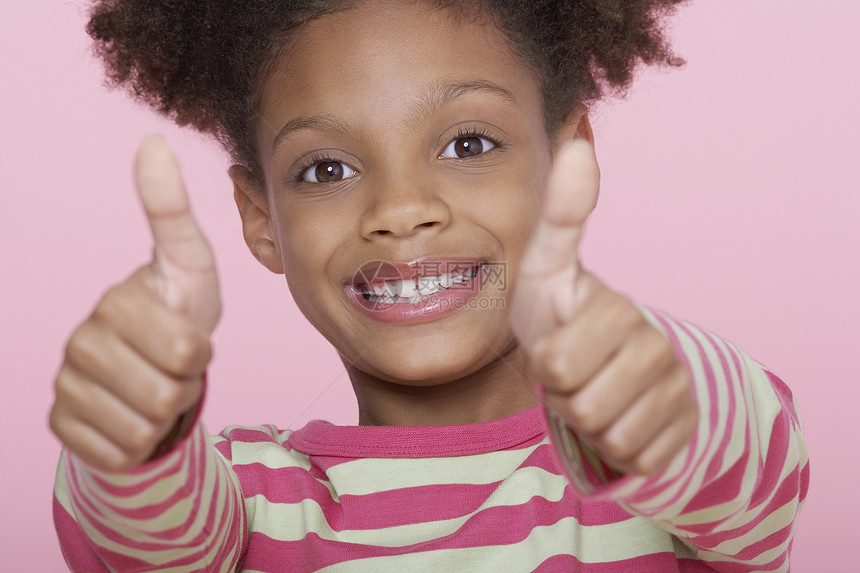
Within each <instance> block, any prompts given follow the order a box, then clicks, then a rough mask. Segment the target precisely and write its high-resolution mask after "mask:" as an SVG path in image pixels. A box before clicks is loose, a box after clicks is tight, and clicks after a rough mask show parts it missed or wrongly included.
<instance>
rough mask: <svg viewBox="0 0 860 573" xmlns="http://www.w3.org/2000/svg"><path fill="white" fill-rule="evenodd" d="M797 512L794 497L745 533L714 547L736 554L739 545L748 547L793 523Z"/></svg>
mask: <svg viewBox="0 0 860 573" xmlns="http://www.w3.org/2000/svg"><path fill="white" fill-rule="evenodd" d="M796 513H797V499H794V498H792V499H791V500H789V501H788V502H787V503H786V504H784V505H783V506H782V507H780V508H779V509H777V510H775V511H773V512H771V514H770V515H768V516H767V517H765V518H764V519H762V520H761V521H760V522H759V523H758V524H756V526H755V527H753V528H752V529H751V530H749V531H748V532H746V533H745V534H743V535H741V536H739V537H735V538H733V539H729V540H726V541H724V542H723V543H721V544H719V545H717V546H716V547H714V548H713V551H715V552H717V553H724V554H727V555H732V554H734V553H735V552H736V551H737V550H738V548H739V547H747V546H748V545H752V544H754V543H756V542H758V541H761V540H762V539H764V538H765V537H767V536H768V535H771V534H772V533H775V532H777V531H779V530H780V529H782V528H784V527H785V526H787V525H789V524H790V523H792V521H793V520H794V517H795V515H796ZM755 563H766V561H755Z"/></svg>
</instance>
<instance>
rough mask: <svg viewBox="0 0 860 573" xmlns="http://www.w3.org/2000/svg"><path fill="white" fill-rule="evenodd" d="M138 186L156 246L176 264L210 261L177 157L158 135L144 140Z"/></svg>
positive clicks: (188, 265) (185, 265) (137, 170)
mask: <svg viewBox="0 0 860 573" xmlns="http://www.w3.org/2000/svg"><path fill="white" fill-rule="evenodd" d="M135 175H136V178H137V190H138V194H139V195H140V200H141V203H142V204H143V208H144V211H145V212H146V216H147V219H148V220H149V224H150V227H151V228H152V235H153V238H154V239H155V249H156V251H157V252H158V253H159V254H160V255H163V256H164V257H165V258H166V259H167V260H168V261H169V262H170V263H172V264H175V265H176V266H177V267H179V268H185V269H199V268H201V267H204V266H206V265H208V264H209V263H210V262H211V259H212V257H211V251H210V249H209V244H208V243H207V242H206V239H205V238H204V237H203V234H202V233H201V232H200V229H199V228H198V227H197V223H195V221H194V218H193V217H192V216H191V210H190V207H189V204H188V193H187V192H186V190H185V184H184V183H183V181H182V175H181V174H180V172H179V165H178V164H177V162H176V158H175V157H174V155H173V153H172V152H171V151H170V148H169V147H168V146H167V142H166V141H165V140H164V138H162V137H160V136H150V137H147V138H146V139H144V140H143V142H142V143H141V144H140V148H139V149H138V152H137V160H136V163H135Z"/></svg>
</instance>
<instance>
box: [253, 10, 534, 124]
mask: <svg viewBox="0 0 860 573" xmlns="http://www.w3.org/2000/svg"><path fill="white" fill-rule="evenodd" d="M479 7H480V3H478V2H456V3H453V6H449V7H446V8H444V9H440V8H437V7H434V6H432V5H431V4H429V3H425V2H420V1H416V2H411V1H407V2H404V1H391V0H372V1H364V2H358V3H355V4H354V5H353V6H352V7H350V8H348V9H345V10H341V11H337V12H334V13H331V14H327V15H325V16H322V17H319V18H317V19H314V20H312V21H310V22H308V23H306V24H304V25H302V26H301V27H300V28H298V29H297V30H296V31H295V33H294V34H293V36H292V37H291V39H290V40H289V42H288V43H287V44H286V45H285V46H284V48H283V50H282V51H281V53H280V54H279V56H278V57H277V59H276V60H275V62H274V65H273V68H272V70H273V71H272V73H271V74H270V75H269V77H268V78H267V81H266V82H265V85H264V86H263V90H262V98H261V104H262V105H261V111H262V113H263V118H264V123H268V124H269V125H268V126H266V127H267V129H266V130H264V131H269V132H270V133H269V136H270V137H274V134H275V133H277V129H279V127H280V125H279V124H281V125H282V124H283V123H284V120H287V121H289V119H291V118H293V117H303V116H308V115H313V114H317V113H320V112H324V113H332V112H336V113H337V114H338V115H339V116H340V117H343V118H344V119H345V120H348V119H349V118H350V117H351V116H355V118H356V119H358V118H361V117H363V118H368V117H372V118H374V119H376V120H385V119H388V120H395V119H396V118H395V116H398V117H399V119H401V120H402V119H403V117H404V114H405V113H406V111H407V110H406V109H405V108H406V107H411V112H412V113H411V115H412V116H415V115H416V111H417V109H418V108H420V107H421V106H424V107H429V106H432V104H433V102H434V101H436V102H438V101H439V97H438V96H439V93H440V92H446V91H447V92H451V91H452V89H453V90H454V91H456V89H457V86H460V87H462V86H485V87H487V86H489V87H490V88H491V89H488V90H480V89H479V90H466V91H470V92H481V93H484V95H487V96H488V97H490V96H491V95H492V92H493V91H495V92H496V95H497V96H500V95H503V92H508V93H509V94H510V95H511V96H512V97H511V98H509V99H511V100H513V101H514V103H516V105H518V106H521V107H525V108H528V107H537V108H538V109H535V110H533V111H536V112H538V113H542V109H540V108H542V101H541V97H540V83H539V81H538V79H537V77H536V75H535V74H534V73H532V71H531V70H530V69H529V68H528V67H527V66H526V65H525V64H523V63H522V61H521V60H520V59H519V58H518V57H517V56H516V53H515V50H514V48H513V46H512V45H511V44H510V43H509V41H508V40H507V38H506V37H505V36H504V34H503V33H502V32H501V31H500V30H499V29H498V28H497V27H496V26H495V25H494V23H493V21H492V19H491V18H489V17H487V15H486V14H484V13H483V12H481V11H480V8H479ZM496 88H500V89H496ZM434 94H435V95H434ZM443 95H444V94H443ZM442 99H444V98H442ZM529 111H532V110H529Z"/></svg>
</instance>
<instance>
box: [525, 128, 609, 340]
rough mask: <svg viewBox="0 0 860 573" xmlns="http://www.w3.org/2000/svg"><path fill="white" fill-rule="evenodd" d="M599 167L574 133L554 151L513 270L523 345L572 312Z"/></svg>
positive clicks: (591, 152) (595, 200)
mask: <svg viewBox="0 0 860 573" xmlns="http://www.w3.org/2000/svg"><path fill="white" fill-rule="evenodd" d="M599 189H600V168H599V167H598V165H597V158H596V157H595V155H594V148H593V147H592V145H591V144H590V143H589V142H588V141H586V140H584V139H575V140H574V141H572V142H571V143H569V144H568V145H567V146H566V147H565V148H564V149H563V150H562V151H561V152H560V153H559V154H558V156H557V157H556V159H555V161H554V163H553V168H552V173H551V174H550V176H549V180H548V182H547V188H546V193H545V196H544V203H543V209H542V211H541V215H540V219H539V220H538V222H537V226H536V227H535V230H534V232H533V234H532V237H531V239H530V241H529V244H528V246H527V247H526V250H525V253H524V254H523V258H522V260H521V261H520V268H519V271H518V275H517V284H516V287H515V292H514V301H513V312H512V316H511V320H512V324H513V327H514V333H515V334H516V336H517V338H518V339H519V340H520V342H521V343H522V344H524V345H526V347H531V345H533V344H534V343H535V342H536V341H537V339H538V338H540V337H541V336H543V335H544V334H547V333H548V332H549V331H550V330H552V329H554V328H555V327H556V326H558V325H559V324H561V323H564V322H567V321H569V320H571V319H572V318H573V314H574V312H575V310H576V284H577V281H578V279H579V276H580V275H581V274H582V273H583V271H582V268H581V266H580V263H579V241H580V238H581V236H582V227H583V225H584V223H585V221H586V219H587V218H588V216H589V215H590V214H591V212H592V211H593V210H594V207H595V206H596V205H597V196H598V193H599Z"/></svg>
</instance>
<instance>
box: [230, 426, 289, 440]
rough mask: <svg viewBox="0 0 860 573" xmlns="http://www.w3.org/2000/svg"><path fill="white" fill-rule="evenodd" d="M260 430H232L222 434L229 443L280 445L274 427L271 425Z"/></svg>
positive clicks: (277, 432) (276, 430)
mask: <svg viewBox="0 0 860 573" xmlns="http://www.w3.org/2000/svg"><path fill="white" fill-rule="evenodd" d="M262 428H264V429H260V428H232V429H231V430H230V431H229V432H225V433H224V434H222V435H223V436H224V437H225V438H227V440H229V441H231V442H244V443H246V444H260V443H268V442H270V443H273V444H280V442H279V441H278V440H277V436H278V434H279V433H280V432H279V431H278V429H277V428H276V427H275V426H272V425H271V424H269V425H266V426H262Z"/></svg>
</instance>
